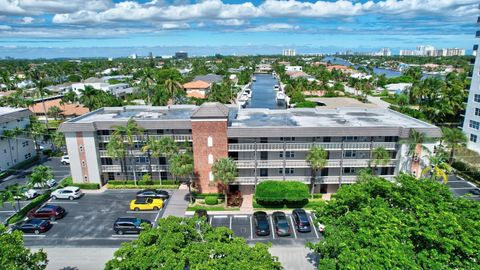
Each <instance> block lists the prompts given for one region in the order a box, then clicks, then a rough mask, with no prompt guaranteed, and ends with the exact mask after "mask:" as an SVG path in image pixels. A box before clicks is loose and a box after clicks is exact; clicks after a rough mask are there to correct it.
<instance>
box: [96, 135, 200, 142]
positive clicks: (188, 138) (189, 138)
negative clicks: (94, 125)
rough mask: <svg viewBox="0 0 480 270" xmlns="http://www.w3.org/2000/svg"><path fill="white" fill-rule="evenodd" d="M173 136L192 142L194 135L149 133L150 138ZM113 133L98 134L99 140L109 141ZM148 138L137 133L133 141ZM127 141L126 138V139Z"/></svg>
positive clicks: (157, 138) (178, 140)
mask: <svg viewBox="0 0 480 270" xmlns="http://www.w3.org/2000/svg"><path fill="white" fill-rule="evenodd" d="M168 136H169V137H173V139H174V140H175V141H176V142H184V141H189V142H191V141H192V135H170V134H165V135H148V137H149V138H150V139H154V140H159V139H160V138H162V137H168ZM111 137H112V136H111V135H98V140H99V141H100V142H109V141H110V139H111ZM146 139H147V136H146V135H145V136H137V135H134V136H133V141H135V142H143V141H146ZM125 141H126V140H125Z"/></svg>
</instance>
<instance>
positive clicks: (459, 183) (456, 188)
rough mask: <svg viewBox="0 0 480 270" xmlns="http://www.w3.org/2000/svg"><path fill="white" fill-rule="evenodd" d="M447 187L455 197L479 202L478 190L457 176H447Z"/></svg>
mask: <svg viewBox="0 0 480 270" xmlns="http://www.w3.org/2000/svg"><path fill="white" fill-rule="evenodd" d="M447 186H448V187H449V188H450V190H451V191H452V192H453V194H455V195H457V196H465V197H466V198H469V199H472V200H476V201H479V202H480V188H478V187H477V186H476V185H475V184H473V183H470V182H468V181H466V180H465V179H463V178H461V177H459V176H455V175H449V176H448V182H447Z"/></svg>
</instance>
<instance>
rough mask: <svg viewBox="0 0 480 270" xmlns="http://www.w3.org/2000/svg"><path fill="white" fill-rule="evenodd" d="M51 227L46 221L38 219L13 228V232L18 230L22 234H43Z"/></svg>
mask: <svg viewBox="0 0 480 270" xmlns="http://www.w3.org/2000/svg"><path fill="white" fill-rule="evenodd" d="M51 227H52V223H50V221H48V220H43V219H39V218H33V219H29V220H27V221H23V222H21V223H18V224H16V225H14V226H13V230H19V231H22V232H24V233H35V234H39V233H44V232H46V231H48V230H50V228H51Z"/></svg>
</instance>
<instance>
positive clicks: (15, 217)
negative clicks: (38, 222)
mask: <svg viewBox="0 0 480 270" xmlns="http://www.w3.org/2000/svg"><path fill="white" fill-rule="evenodd" d="M49 198H50V192H46V193H44V194H42V195H40V196H38V197H36V198H35V199H33V200H32V201H31V202H30V203H29V204H27V205H25V206H24V207H23V208H22V209H21V210H20V211H18V213H16V214H15V215H13V216H12V217H11V218H9V219H8V221H7V222H8V224H13V223H16V222H18V221H20V220H23V219H24V218H25V216H26V215H27V214H28V212H29V211H30V210H32V209H33V208H35V207H37V206H39V205H41V204H43V203H44V202H46V201H47V200H48V199H49Z"/></svg>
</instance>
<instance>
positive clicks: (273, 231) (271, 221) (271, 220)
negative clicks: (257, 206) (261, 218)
mask: <svg viewBox="0 0 480 270" xmlns="http://www.w3.org/2000/svg"><path fill="white" fill-rule="evenodd" d="M269 218H270V224H272V236H273V239H275V230H274V229H273V218H272V216H269Z"/></svg>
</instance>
